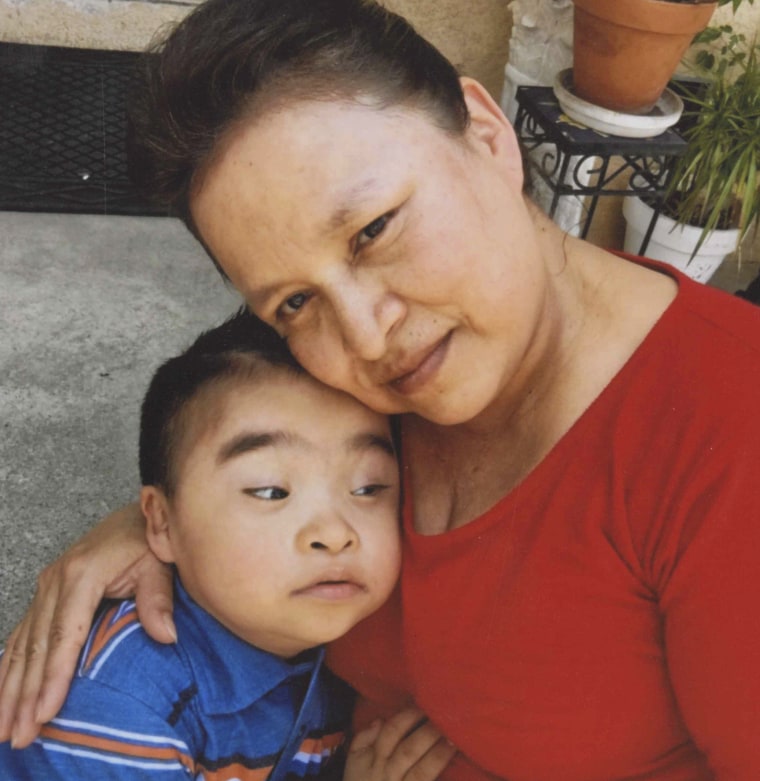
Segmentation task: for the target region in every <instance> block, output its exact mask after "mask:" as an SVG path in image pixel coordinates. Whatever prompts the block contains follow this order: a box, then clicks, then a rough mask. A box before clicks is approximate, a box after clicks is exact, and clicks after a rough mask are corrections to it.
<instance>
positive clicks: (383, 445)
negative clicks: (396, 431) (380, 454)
mask: <svg viewBox="0 0 760 781" xmlns="http://www.w3.org/2000/svg"><path fill="white" fill-rule="evenodd" d="M371 448H380V450H382V451H384V452H385V453H387V454H388V455H389V456H392V457H393V458H395V457H396V450H395V449H394V447H393V443H392V442H391V440H390V439H389V438H388V437H382V436H380V435H379V434H374V433H371V432H362V433H361V434H356V436H354V437H351V439H350V440H349V443H348V449H349V450H369V449H371Z"/></svg>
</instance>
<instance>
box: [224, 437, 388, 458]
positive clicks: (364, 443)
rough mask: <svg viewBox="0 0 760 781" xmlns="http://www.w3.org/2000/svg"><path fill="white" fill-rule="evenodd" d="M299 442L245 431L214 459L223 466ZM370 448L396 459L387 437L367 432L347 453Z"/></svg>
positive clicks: (356, 440) (297, 438)
mask: <svg viewBox="0 0 760 781" xmlns="http://www.w3.org/2000/svg"><path fill="white" fill-rule="evenodd" d="M300 441H301V438H300V437H299V436H298V435H297V434H293V433H291V432H288V431H246V432H243V433H242V434H239V435H238V436H236V437H233V438H232V439H231V440H229V442H226V443H225V444H224V445H222V447H221V449H220V450H219V454H218V455H217V457H216V462H217V464H224V463H225V462H226V461H229V460H230V459H233V458H235V457H236V456H240V455H243V453H250V452H251V451H254V450H261V449H262V448H265V447H273V446H275V445H281V444H295V443H298V442H300ZM371 448H379V449H380V450H382V451H383V452H385V453H387V454H388V455H389V456H391V457H393V458H395V457H396V451H395V450H394V448H393V444H392V443H391V440H390V439H389V438H388V437H384V436H380V435H379V434H375V433H373V432H369V431H367V432H362V433H360V434H356V435H355V436H353V437H351V439H349V441H348V450H349V451H356V450H369V449H371Z"/></svg>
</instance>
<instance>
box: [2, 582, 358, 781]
mask: <svg viewBox="0 0 760 781" xmlns="http://www.w3.org/2000/svg"><path fill="white" fill-rule="evenodd" d="M175 597H176V599H175V610H174V619H175V623H176V626H177V635H178V638H179V639H178V642H177V643H176V644H174V645H162V644H160V643H156V642H154V641H153V640H151V639H150V638H149V637H148V635H147V634H146V633H145V632H144V631H143V629H142V627H141V626H140V623H139V622H138V620H137V613H136V610H135V603H134V601H133V600H125V601H118V602H109V603H106V604H105V605H104V606H103V609H102V611H101V613H100V614H99V616H98V618H97V619H96V621H95V623H94V624H93V627H92V630H91V631H90V634H89V637H88V640H87V644H86V645H85V647H84V649H83V651H82V655H81V657H80V661H79V667H78V670H77V674H76V676H75V678H74V680H73V682H72V685H71V690H70V691H69V695H68V697H67V699H66V703H65V705H64V707H63V709H62V710H61V712H60V713H59V714H58V716H57V717H56V718H55V719H53V720H52V721H51V722H50V723H48V724H46V725H45V726H44V727H43V728H42V731H41V733H40V736H39V737H38V738H37V740H36V741H35V742H34V743H33V744H32V745H31V746H29V747H28V748H26V749H22V750H16V751H14V750H12V749H10V746H9V744H8V743H2V744H0V778H2V779H3V781H11V780H12V781H42V780H43V779H44V781H54V780H55V779H66V780H67V781H70V780H71V779H78V781H89V779H93V781H94V779H98V781H105V780H106V779H108V780H110V779H113V781H121V780H122V779H124V781H127V779H129V781H135V780H136V779H154V778H155V779H164V780H165V781H173V780H174V779H177V781H179V779H183V781H185V780H186V779H188V778H190V779H203V780H204V781H264V779H267V778H270V776H271V775H272V770H273V768H274V767H275V766H277V775H278V778H286V779H288V781H290V779H300V778H328V777H330V778H333V777H337V778H339V777H340V772H339V771H340V764H341V763H340V760H339V758H338V757H337V756H336V755H337V754H341V753H342V752H340V751H339V750H340V748H341V746H342V744H343V741H344V735H345V731H346V729H347V725H348V724H349V721H350V714H351V708H352V705H353V695H352V692H351V690H350V689H349V687H348V686H346V685H345V684H344V683H342V682H341V681H339V680H338V679H337V678H335V677H334V676H333V675H332V674H331V673H330V672H329V671H328V670H327V669H326V668H323V667H322V656H323V651H322V649H313V650H311V651H308V652H306V653H304V654H301V655H300V656H299V657H296V658H295V659H293V660H284V659H281V658H279V657H277V656H274V655H272V654H270V653H267V652H265V651H262V650H260V649H258V648H255V647H254V646H251V645H249V644H248V643H246V642H244V641H243V640H241V639H240V638H239V637H237V636H236V635H234V634H232V633H231V632H230V631H229V630H227V629H226V628H225V627H223V626H222V625H221V624H220V623H219V622H218V621H217V620H216V619H214V618H213V617H212V616H210V615H209V614H208V613H206V612H205V611H204V610H202V609H201V608H200V607H199V606H198V605H197V604H195V602H193V600H192V599H191V598H190V597H189V596H188V595H187V593H186V592H185V590H184V589H183V588H182V586H181V585H180V584H179V582H178V581H177V582H176V586H175ZM315 670H316V676H314V677H313V673H315ZM310 684H311V686H310ZM307 690H308V692H309V693H308V697H307V698H306V701H305V702H304V699H305V697H306V692H307ZM284 751H286V753H287V756H283V757H282V761H281V762H280V763H279V764H278V760H279V759H280V758H281V755H283V752H284ZM336 773H337V776H336V775H335V774H336Z"/></svg>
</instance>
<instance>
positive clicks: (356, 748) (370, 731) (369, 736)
mask: <svg viewBox="0 0 760 781" xmlns="http://www.w3.org/2000/svg"><path fill="white" fill-rule="evenodd" d="M382 726H383V722H382V721H381V720H380V719H375V721H373V722H372V724H370V725H369V727H367V729H363V730H362V731H361V732H357V733H356V735H354V738H353V740H352V741H351V744H350V745H349V747H348V753H349V754H358V753H359V752H361V751H366V750H367V749H368V748H371V747H372V746H373V745H374V743H375V741H376V740H377V736H378V735H379V734H380V729H381V727H382Z"/></svg>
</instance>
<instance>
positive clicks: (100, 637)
mask: <svg viewBox="0 0 760 781" xmlns="http://www.w3.org/2000/svg"><path fill="white" fill-rule="evenodd" d="M117 610H118V607H113V608H111V609H110V610H109V611H108V612H107V613H105V614H104V615H103V618H102V620H101V621H100V625H99V626H98V629H97V631H96V632H95V637H93V639H92V645H91V646H90V651H89V653H88V654H87V658H86V659H85V660H84V664H83V665H82V669H83V670H84V671H85V672H86V671H87V670H88V669H89V668H90V666H91V665H92V663H93V662H94V661H95V659H96V658H97V657H98V655H99V654H100V652H101V651H102V650H103V649H104V648H105V647H106V645H108V643H109V641H110V640H112V639H113V638H114V637H115V636H116V635H117V634H118V633H119V632H120V631H121V630H122V629H124V627H125V626H128V625H129V624H132V623H134V622H135V621H137V612H136V611H135V610H130V611H129V612H128V613H125V614H124V615H123V616H122V617H121V618H120V619H119V620H118V621H117V622H116V623H115V624H111V623H110V621H111V618H112V616H113V614H114V613H115V612H116V611H117Z"/></svg>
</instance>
